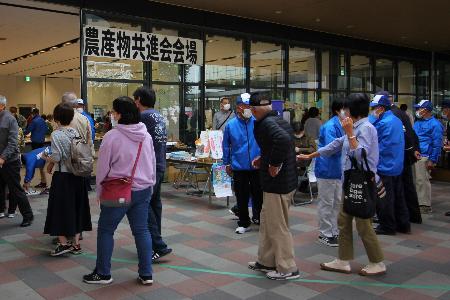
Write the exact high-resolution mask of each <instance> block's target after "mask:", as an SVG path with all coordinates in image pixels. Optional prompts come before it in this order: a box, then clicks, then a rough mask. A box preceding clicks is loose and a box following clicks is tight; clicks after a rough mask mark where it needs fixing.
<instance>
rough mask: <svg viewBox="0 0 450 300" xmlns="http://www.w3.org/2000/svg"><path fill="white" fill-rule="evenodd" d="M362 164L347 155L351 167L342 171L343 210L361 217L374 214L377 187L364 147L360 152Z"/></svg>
mask: <svg viewBox="0 0 450 300" xmlns="http://www.w3.org/2000/svg"><path fill="white" fill-rule="evenodd" d="M361 155H362V157H363V160H364V164H365V167H366V170H365V169H364V164H363V163H361V164H360V165H358V161H357V160H356V158H354V157H351V156H350V157H349V158H350V161H351V163H352V167H351V168H350V169H349V170H347V171H345V172H344V201H343V202H344V204H343V209H344V212H345V213H347V214H349V215H351V216H354V217H357V218H361V219H369V218H372V217H373V216H374V215H375V210H376V202H377V197H378V196H377V187H376V182H375V174H374V173H373V172H372V171H371V170H370V168H369V163H368V162H367V155H366V151H365V149H362V153H361Z"/></svg>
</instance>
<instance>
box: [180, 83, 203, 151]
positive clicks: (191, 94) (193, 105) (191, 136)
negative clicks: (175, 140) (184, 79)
mask: <svg viewBox="0 0 450 300" xmlns="http://www.w3.org/2000/svg"><path fill="white" fill-rule="evenodd" d="M199 101H200V88H199V87H198V86H185V88H184V107H183V110H182V114H181V115H180V126H181V136H180V140H181V141H183V142H184V143H185V144H186V145H189V146H194V145H195V140H196V139H197V132H198V120H199V110H198V102H199Z"/></svg>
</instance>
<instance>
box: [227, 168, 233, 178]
mask: <svg viewBox="0 0 450 300" xmlns="http://www.w3.org/2000/svg"><path fill="white" fill-rule="evenodd" d="M225 171H226V172H227V174H228V176H230V177H231V175H233V170H232V169H231V166H226V167H225Z"/></svg>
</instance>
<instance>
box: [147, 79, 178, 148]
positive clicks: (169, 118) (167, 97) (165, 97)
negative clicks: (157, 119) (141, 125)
mask: <svg viewBox="0 0 450 300" xmlns="http://www.w3.org/2000/svg"><path fill="white" fill-rule="evenodd" d="M152 88H153V89H154V90H155V93H156V104H155V108H156V109H157V110H159V111H160V112H161V114H162V115H163V117H164V119H165V121H166V126H167V137H168V140H169V141H179V140H180V126H181V125H180V114H181V108H180V86H179V85H162V84H153V85H152Z"/></svg>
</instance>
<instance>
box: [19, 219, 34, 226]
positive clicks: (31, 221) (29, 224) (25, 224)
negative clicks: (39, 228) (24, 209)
mask: <svg viewBox="0 0 450 300" xmlns="http://www.w3.org/2000/svg"><path fill="white" fill-rule="evenodd" d="M33 220H34V217H29V218H23V221H22V223H21V224H20V227H28V226H31V224H33Z"/></svg>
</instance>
